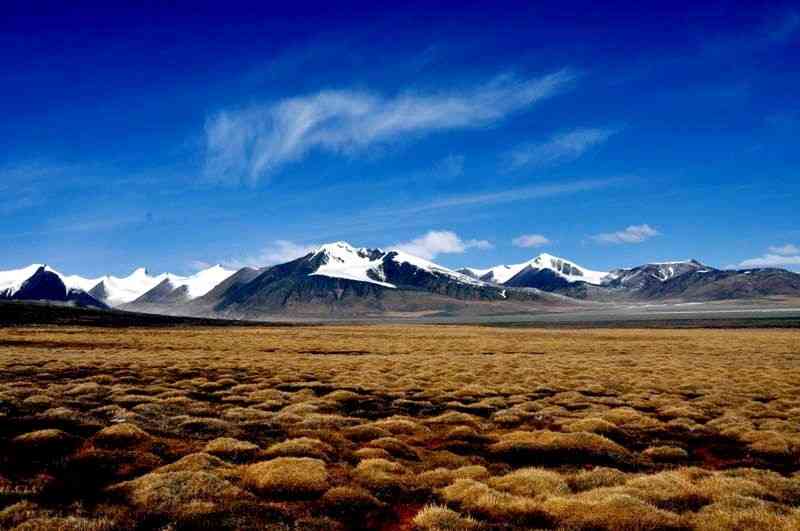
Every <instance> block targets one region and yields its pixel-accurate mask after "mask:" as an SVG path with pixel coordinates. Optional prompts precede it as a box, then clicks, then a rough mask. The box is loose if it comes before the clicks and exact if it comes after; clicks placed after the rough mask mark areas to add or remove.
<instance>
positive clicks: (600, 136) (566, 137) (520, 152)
mask: <svg viewBox="0 0 800 531" xmlns="http://www.w3.org/2000/svg"><path fill="white" fill-rule="evenodd" d="M615 132H616V131H614V130H612V129H590V128H582V129H575V130H574V131H570V132H568V133H560V134H558V135H556V136H554V137H552V138H550V139H549V140H547V141H546V142H542V143H534V144H528V145H524V146H520V147H518V148H517V149H515V150H514V151H512V152H511V154H510V159H511V167H512V168H521V167H523V166H539V167H540V166H550V165H553V164H558V163H562V162H569V161H572V160H575V159H577V158H578V157H580V156H581V155H583V154H584V153H585V152H586V151H587V150H588V149H589V148H591V147H593V146H596V145H598V144H602V143H603V142H605V141H606V140H608V138H609V137H610V136H611V135H613V134H614V133H615Z"/></svg>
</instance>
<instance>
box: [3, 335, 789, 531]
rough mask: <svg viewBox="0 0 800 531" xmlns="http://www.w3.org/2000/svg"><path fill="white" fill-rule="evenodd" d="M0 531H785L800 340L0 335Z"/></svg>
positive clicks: (760, 337)
mask: <svg viewBox="0 0 800 531" xmlns="http://www.w3.org/2000/svg"><path fill="white" fill-rule="evenodd" d="M351 353H357V354H358V355H350V354H351ZM0 528H2V529H6V528H7V529H15V528H16V529H33V530H39V529H81V530H95V529H96V530H106V529H109V530H110V529H131V530H134V529H150V528H161V529H192V530H193V529H254V528H256V529H258V528H263V529H276V530H277V529H344V530H347V529H365V528H366V529H381V530H393V531H396V530H401V529H404V530H410V529H415V528H416V529H420V530H446V529H448V530H450V529H452V530H455V529H465V530H466V529H481V528H485V529H492V528H495V529H531V528H534V529H538V528H544V529H608V530H612V529H614V530H616V529H631V530H644V529H705V530H713V531H722V530H733V529H757V530H758V529H764V530H766V529H786V530H790V529H795V530H796V529H800V332H798V331H794V330H610V329H607V330H533V329H515V328H508V329H503V328H481V327H466V326H441V327H437V326H408V327H403V326H327V327H260V328H224V329H215V328H171V329H147V330H137V329H129V330H117V329H83V328H79V327H65V328H50V327H40V328H10V329H0Z"/></svg>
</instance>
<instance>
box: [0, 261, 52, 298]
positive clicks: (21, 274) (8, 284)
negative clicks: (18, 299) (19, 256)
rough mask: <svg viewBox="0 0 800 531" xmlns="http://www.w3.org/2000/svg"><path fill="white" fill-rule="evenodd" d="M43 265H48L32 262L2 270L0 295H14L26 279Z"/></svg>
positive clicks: (0, 273)
mask: <svg viewBox="0 0 800 531" xmlns="http://www.w3.org/2000/svg"><path fill="white" fill-rule="evenodd" d="M43 267H47V266H45V265H44V264H31V265H29V266H28V267H23V268H20V269H11V270H8V271H0V296H3V297H13V296H14V295H15V294H16V293H17V292H18V291H19V290H20V288H22V285H23V284H24V283H25V281H26V280H28V279H29V278H31V277H32V276H33V275H34V274H36V272H37V271H38V270H39V269H41V268H43Z"/></svg>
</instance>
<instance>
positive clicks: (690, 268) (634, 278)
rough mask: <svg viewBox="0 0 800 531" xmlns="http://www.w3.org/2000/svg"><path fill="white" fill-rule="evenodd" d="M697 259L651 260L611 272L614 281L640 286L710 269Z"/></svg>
mask: <svg viewBox="0 0 800 531" xmlns="http://www.w3.org/2000/svg"><path fill="white" fill-rule="evenodd" d="M712 269H713V268H710V267H708V266H706V265H704V264H702V263H701V262H699V261H697V260H694V259H692V260H675V261H670V262H652V263H649V264H644V265H641V266H638V267H632V268H628V269H617V270H615V271H613V272H612V273H611V276H612V277H613V279H614V281H615V282H616V283H619V284H622V285H624V286H630V287H642V286H644V285H645V284H647V283H649V282H652V281H654V280H656V281H658V282H666V281H668V280H670V279H673V278H675V277H678V276H681V275H683V274H685V273H691V272H695V271H703V270H708V271H710V270H712Z"/></svg>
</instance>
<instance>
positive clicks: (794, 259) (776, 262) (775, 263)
mask: <svg viewBox="0 0 800 531" xmlns="http://www.w3.org/2000/svg"><path fill="white" fill-rule="evenodd" d="M793 265H800V255H795V256H787V255H781V254H770V253H767V254H765V255H763V256H759V257H757V258H749V259H747V260H743V261H742V262H740V263H739V267H781V266H793Z"/></svg>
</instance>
